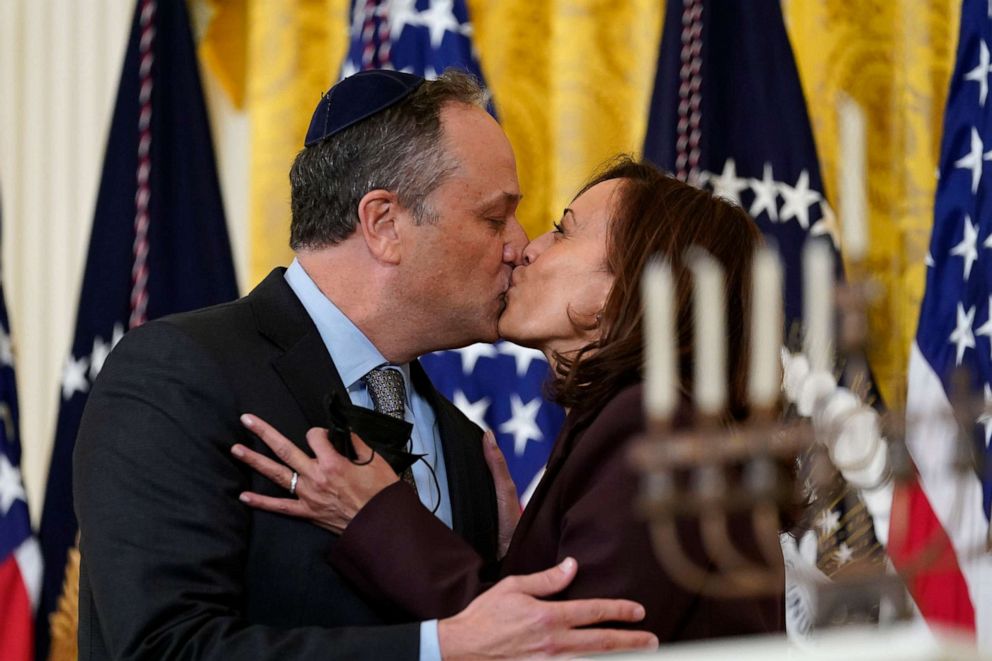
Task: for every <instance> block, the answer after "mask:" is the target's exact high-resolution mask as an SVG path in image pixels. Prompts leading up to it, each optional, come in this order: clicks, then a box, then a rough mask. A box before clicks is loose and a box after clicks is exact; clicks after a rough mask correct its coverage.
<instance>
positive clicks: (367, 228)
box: [358, 189, 402, 264]
mask: <svg viewBox="0 0 992 661" xmlns="http://www.w3.org/2000/svg"><path fill="white" fill-rule="evenodd" d="M401 209H402V207H401V206H400V204H399V201H398V200H397V198H396V194H395V193H391V192H389V191H387V190H382V189H376V190H373V191H369V192H368V193H366V194H365V195H364V196H363V197H362V199H361V200H359V202H358V228H359V231H360V232H361V233H362V236H363V237H365V243H366V245H367V246H368V248H369V252H370V253H372V255H373V256H374V257H375V258H376V259H377V260H379V261H381V262H385V263H387V264H398V263H399V261H400V238H399V231H398V226H397V221H398V216H399V214H400V212H401Z"/></svg>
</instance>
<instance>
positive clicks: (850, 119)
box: [837, 96, 868, 262]
mask: <svg viewBox="0 0 992 661" xmlns="http://www.w3.org/2000/svg"><path fill="white" fill-rule="evenodd" d="M837 111H838V121H839V123H840V222H841V229H842V230H843V237H844V246H843V248H844V255H845V257H847V259H849V260H851V261H854V262H859V261H861V260H862V259H863V258H864V256H865V252H866V250H867V249H868V231H867V226H866V222H867V218H868V217H867V209H868V205H867V201H866V200H867V196H866V191H865V182H866V179H865V115H864V113H863V112H862V111H861V108H860V107H859V106H858V104H857V103H855V102H854V101H852V100H851V99H850V98H848V97H846V96H843V97H842V98H841V100H840V103H838V105H837Z"/></svg>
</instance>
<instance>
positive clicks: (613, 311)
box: [551, 156, 761, 416]
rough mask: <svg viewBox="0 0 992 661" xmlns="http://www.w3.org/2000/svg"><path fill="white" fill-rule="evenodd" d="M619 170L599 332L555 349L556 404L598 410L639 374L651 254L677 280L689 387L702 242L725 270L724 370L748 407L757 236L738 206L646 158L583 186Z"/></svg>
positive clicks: (735, 411) (622, 160) (611, 175)
mask: <svg viewBox="0 0 992 661" xmlns="http://www.w3.org/2000/svg"><path fill="white" fill-rule="evenodd" d="M612 179H622V180H623V184H622V185H621V186H620V187H618V189H617V190H618V193H617V194H616V196H615V198H614V204H613V210H612V218H611V222H610V227H609V232H608V235H607V245H606V266H607V269H608V270H609V272H610V273H611V274H612V275H613V276H614V282H613V288H612V289H611V290H610V293H609V295H608V296H607V298H606V304H605V306H604V307H603V311H602V314H601V316H600V320H599V327H600V329H601V336H600V338H599V339H598V340H596V341H594V342H592V343H590V344H588V345H586V346H585V347H583V348H582V349H581V350H579V351H578V352H577V353H576V354H575V355H572V356H558V357H557V373H556V375H555V379H554V381H553V382H552V384H551V395H552V397H553V398H554V399H555V401H557V402H558V403H559V404H561V405H563V406H566V407H573V408H577V409H579V410H581V411H584V412H587V413H592V412H594V411H596V410H598V408H599V407H600V406H602V405H603V404H604V403H605V402H606V401H607V400H608V399H609V398H610V397H611V396H612V395H614V394H615V393H616V392H617V391H618V390H619V389H620V388H622V387H624V386H626V385H629V384H631V383H635V382H637V381H639V380H640V379H641V369H642V362H643V347H644V337H643V313H642V305H641V291H640V286H641V274H642V273H643V272H644V269H645V267H646V266H647V264H648V261H649V260H650V259H651V258H652V257H653V256H655V255H661V256H663V257H665V258H666V259H667V260H668V262H669V263H670V264H671V267H672V276H673V281H674V282H675V288H676V295H675V302H676V306H677V307H676V310H677V313H676V317H677V329H676V333H677V335H676V337H677V338H678V354H679V369H680V378H681V384H682V386H683V387H684V388H685V389H686V391H687V392H691V390H692V353H693V313H692V304H691V302H692V277H691V273H690V271H689V267H688V262H687V252H688V251H689V249H690V248H692V247H694V246H695V247H699V248H702V249H704V250H706V251H707V252H709V253H710V254H711V255H713V257H715V258H716V259H717V260H718V261H719V262H720V264H722V265H723V268H724V270H725V275H726V287H727V289H726V305H727V378H728V386H729V388H728V395H729V409H730V411H729V412H730V413H731V414H732V415H735V416H739V415H742V414H743V413H744V411H745V409H746V401H747V400H746V386H747V367H748V344H749V342H748V336H749V324H748V310H749V307H750V296H751V258H752V255H753V253H754V250H755V248H756V247H757V246H758V245H759V244H760V242H761V234H760V232H759V230H758V227H757V226H756V225H755V223H754V221H753V220H752V219H751V217H750V216H748V215H747V213H745V212H744V210H743V209H741V208H740V207H738V206H736V205H734V204H731V203H729V202H726V201H724V200H722V199H720V198H718V197H714V196H713V195H712V194H710V193H709V192H707V191H704V190H700V189H698V188H695V187H693V186H690V185H688V184H686V183H683V182H681V181H679V180H677V179H675V178H673V177H671V176H669V175H667V174H665V173H663V172H662V171H660V170H658V169H657V168H656V167H654V166H653V165H650V164H648V163H639V162H636V161H634V160H633V159H631V158H630V157H628V156H621V157H618V158H616V159H614V160H613V161H611V162H609V163H607V165H606V167H605V169H603V170H602V171H601V172H600V173H599V174H597V175H595V176H594V177H593V178H592V179H591V180H590V181H589V182H588V183H586V185H585V186H583V188H582V190H581V191H580V192H579V195H581V194H582V193H584V192H585V191H587V190H589V189H590V188H592V187H593V186H595V185H596V184H599V183H602V182H604V181H609V180H612Z"/></svg>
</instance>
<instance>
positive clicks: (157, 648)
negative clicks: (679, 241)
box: [73, 269, 496, 660]
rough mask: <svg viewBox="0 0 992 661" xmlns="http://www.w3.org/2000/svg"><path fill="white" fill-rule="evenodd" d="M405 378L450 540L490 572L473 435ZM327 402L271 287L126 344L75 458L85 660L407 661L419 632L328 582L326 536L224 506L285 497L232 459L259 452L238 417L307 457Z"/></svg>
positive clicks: (301, 334) (309, 334) (332, 538)
mask: <svg viewBox="0 0 992 661" xmlns="http://www.w3.org/2000/svg"><path fill="white" fill-rule="evenodd" d="M412 367H413V378H414V383H415V384H416V387H417V388H418V390H419V391H420V392H421V393H423V394H424V395H425V396H426V397H427V398H428V399H429V401H430V402H431V403H432V405H433V407H434V410H435V413H436V415H437V422H438V425H439V429H440V434H441V437H442V440H443V446H444V459H445V462H446V466H447V474H448V482H449V489H450V496H451V504H452V514H453V523H454V528H455V531H456V532H457V533H458V534H459V536H460V537H459V538H460V539H463V540H464V541H465V542H466V543H467V544H469V545H470V546H471V547H472V548H474V549H476V550H478V552H480V553H481V554H482V555H484V556H489V557H492V556H493V554H494V552H495V541H496V505H495V496H494V493H493V489H492V480H491V478H490V476H489V472H488V469H487V468H486V465H485V461H484V458H483V455H482V450H481V441H480V437H481V431H480V430H479V429H478V427H476V426H475V425H473V424H472V423H471V422H469V421H468V419H467V418H465V417H464V416H463V415H461V414H460V413H459V412H458V411H457V409H455V408H454V407H453V406H452V405H451V404H450V403H449V402H447V401H446V400H444V399H443V398H442V397H441V396H440V395H439V394H438V393H437V392H436V391H435V390H434V389H433V388H432V387H431V386H430V382H429V381H428V380H427V377H426V375H425V374H424V373H423V370H422V369H421V368H420V366H419V365H417V364H414V365H413V366H412ZM332 390H337V391H339V392H340V393H341V394H342V395H343V396H344V397H347V394H346V393H345V390H344V386H343V384H342V383H341V380H340V377H339V376H338V374H337V371H336V370H335V368H334V365H333V364H332V362H331V359H330V356H329V355H328V353H327V350H326V348H325V346H324V344H323V342H322V341H321V338H320V335H319V334H318V332H317V329H316V327H315V326H314V325H313V323H312V322H311V320H310V318H309V316H308V315H307V313H306V311H305V310H304V308H303V306H302V305H301V304H300V302H299V300H298V299H297V298H296V296H295V295H294V294H293V292H292V290H291V289H290V288H289V286H288V284H287V283H286V282H285V280H284V278H283V270H282V269H278V270H276V271H274V272H273V273H272V274H270V275H269V276H268V278H266V280H265V281H264V282H262V284H260V285H259V286H258V287H257V288H256V289H255V290H254V291H253V292H252V293H251V294H249V295H248V296H247V297H245V298H243V299H241V300H238V301H235V302H232V303H228V304H225V305H221V306H217V307H213V308H207V309H205V310H200V311H196V312H192V313H188V314H182V315H176V316H173V317H169V318H165V319H162V320H160V321H155V322H151V323H148V324H146V325H144V326H143V327H141V328H138V329H136V330H134V331H131V332H129V333H128V334H127V335H126V336H125V337H124V339H123V340H122V341H121V343H120V344H119V345H118V347H117V348H116V349H115V350H114V351H113V353H112V354H111V356H110V357H109V358H108V360H107V362H106V364H105V366H104V368H103V371H102V372H101V374H100V376H99V378H98V379H97V382H96V383H95V385H94V387H93V391H92V393H91V394H90V398H89V401H88V403H87V406H86V410H85V413H84V415H83V420H82V424H81V427H80V431H79V436H78V440H77V443H76V449H75V457H74V474H73V475H74V478H73V479H74V483H75V488H74V493H75V503H76V513H77V516H78V519H79V527H80V533H81V541H80V547H81V551H82V561H83V564H82V570H81V575H80V599H79V601H80V605H79V615H80V620H79V652H80V658H81V659H83V660H86V659H104V658H148V659H165V658H196V659H208V658H215V659H318V658H319V659H335V658H351V659H353V658H368V659H382V658H397V659H402V658H407V659H416V658H417V657H418V650H419V647H418V646H419V625H418V624H417V623H416V622H414V621H411V620H409V619H408V620H406V622H407V623H406V624H389V625H387V624H385V623H386V621H387V619H388V620H389V621H392V622H396V621H397V620H395V619H393V618H388V617H387V614H385V613H384V612H383V611H381V610H377V609H376V608H375V607H374V606H373V605H371V604H370V603H368V602H367V601H366V600H365V599H363V598H362V597H361V596H360V595H358V594H356V593H355V592H354V591H353V590H352V589H351V588H350V587H349V586H348V585H347V584H345V583H344V582H342V581H341V579H340V577H339V576H338V574H337V573H336V572H335V571H334V570H333V569H332V568H331V567H330V565H329V564H328V562H327V556H328V553H329V552H330V551H332V550H333V548H334V546H335V544H336V543H337V541H338V537H337V535H334V534H332V533H330V532H327V531H325V530H323V529H321V528H318V527H317V526H314V525H312V524H310V523H308V522H305V521H302V520H297V519H292V518H289V517H283V516H278V515H273V514H269V513H266V512H261V511H256V510H252V509H250V508H248V507H246V506H245V505H243V504H242V503H241V502H239V501H238V494H239V493H240V492H241V491H244V490H253V491H257V492H260V493H264V494H270V495H277V496H286V495H287V494H286V493H285V491H283V490H281V489H279V488H278V487H277V486H275V485H274V484H272V483H270V482H269V481H268V480H266V479H265V478H262V477H260V476H259V475H257V474H255V473H253V472H252V471H251V470H249V469H247V468H246V467H244V466H243V465H242V464H240V463H239V462H237V461H235V460H234V459H233V458H232V457H231V456H230V453H229V450H230V447H231V445H233V444H234V443H235V442H240V443H243V444H245V445H247V446H248V447H251V448H253V449H255V450H258V451H261V452H268V450H267V449H266V448H265V446H264V445H263V444H262V443H261V442H260V441H258V440H257V439H256V438H254V436H253V435H251V434H249V433H248V432H247V431H246V430H244V429H243V428H242V427H241V425H240V424H239V422H238V417H239V415H240V414H242V413H246V412H251V413H254V414H257V415H258V416H260V417H261V418H263V419H265V420H267V421H268V422H270V423H272V424H273V425H274V426H275V427H276V428H277V429H279V430H280V431H282V432H283V433H284V434H285V435H286V436H287V437H288V438H290V439H293V440H294V442H297V443H299V444H300V445H301V447H303V448H304V450H306V451H307V452H308V453H310V451H309V448H307V447H305V440H304V435H305V433H306V431H307V429H308V428H310V427H313V426H323V425H326V412H325V409H324V397H325V396H326V395H327V394H328V393H329V392H331V391H332ZM421 509H424V508H421ZM424 512H425V513H426V512H427V510H426V509H424ZM428 516H430V515H429V514H428ZM431 518H433V517H431ZM385 543H386V544H387V546H398V545H401V544H402V543H403V540H402V539H400V538H399V537H391V536H387V541H386V542H385ZM400 562H401V563H402V564H404V566H405V568H406V571H411V570H413V569H414V568H415V566H414V565H409V564H407V563H406V562H405V561H402V560H400Z"/></svg>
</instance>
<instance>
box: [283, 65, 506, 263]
mask: <svg viewBox="0 0 992 661" xmlns="http://www.w3.org/2000/svg"><path fill="white" fill-rule="evenodd" d="M486 102H487V95H486V91H485V90H484V89H483V88H482V86H481V85H480V84H479V81H478V80H476V78H475V77H473V76H471V75H469V74H467V73H464V72H461V71H458V70H454V69H449V70H447V71H445V72H444V73H443V74H441V76H440V77H438V79H437V80H429V81H426V82H424V83H423V84H422V85H421V86H420V87H418V88H417V89H416V90H415V91H414V92H413V93H412V94H411V95H410V96H409V97H407V98H406V99H404V100H403V101H401V102H400V103H398V104H396V105H395V106H392V107H390V108H387V109H386V110H384V111H382V112H381V113H378V114H377V115H373V116H372V117H370V118H368V119H366V120H363V121H361V122H359V123H358V124H356V125H354V126H352V127H350V128H347V129H345V130H344V131H342V132H341V133H339V134H337V135H335V136H332V137H331V138H329V139H327V140H324V141H323V142H321V143H319V144H316V145H314V146H312V147H309V148H307V149H304V150H303V151H301V152H300V153H299V154H297V155H296V160H295V161H294V162H293V167H292V168H291V169H290V171H289V181H290V184H291V185H292V211H293V218H292V222H291V223H290V240H289V245H290V246H291V247H292V248H293V250H300V249H317V248H323V247H325V246H328V245H333V244H336V243H339V242H341V241H343V240H344V239H346V238H348V237H349V236H351V234H352V233H353V232H354V231H355V229H356V228H357V227H358V203H359V202H360V201H361V199H362V198H363V197H364V196H365V194H366V193H368V192H369V191H373V190H376V189H383V190H388V191H391V192H393V193H395V194H396V196H397V198H398V199H399V203H400V204H402V205H403V206H404V207H406V208H408V209H410V210H411V211H412V213H413V216H414V219H415V220H416V222H417V223H418V224H419V223H431V222H435V221H436V220H437V216H436V214H435V212H434V210H433V209H431V208H430V205H429V204H428V203H427V198H428V196H430V194H431V193H432V192H433V191H434V190H435V189H436V188H437V187H438V186H439V185H441V183H442V182H443V181H444V179H445V178H446V177H447V176H448V175H449V174H450V173H451V172H452V171H453V170H454V169H455V168H456V167H457V165H458V164H457V163H456V162H455V159H454V157H452V156H451V155H450V154H448V153H447V152H446V150H445V148H444V140H443V139H442V138H443V136H442V130H441V109H442V108H443V107H444V106H445V105H446V104H448V103H465V104H470V105H475V106H478V107H480V108H485V107H486Z"/></svg>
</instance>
